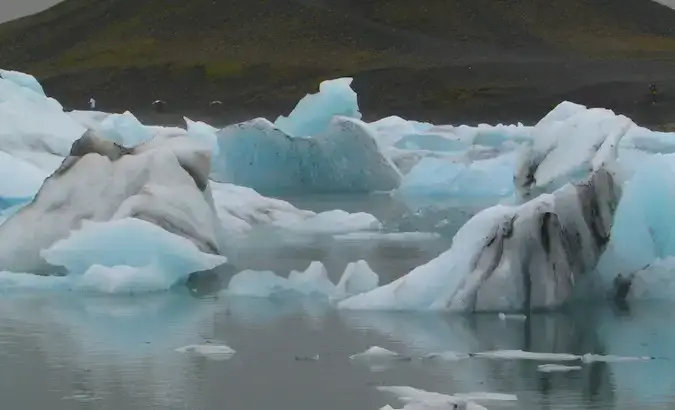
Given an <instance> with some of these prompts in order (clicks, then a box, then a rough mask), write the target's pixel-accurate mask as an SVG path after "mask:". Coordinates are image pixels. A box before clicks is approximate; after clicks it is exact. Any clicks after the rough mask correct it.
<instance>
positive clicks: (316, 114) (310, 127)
mask: <svg viewBox="0 0 675 410" xmlns="http://www.w3.org/2000/svg"><path fill="white" fill-rule="evenodd" d="M352 81H353V79H352V78H338V79H335V80H328V81H323V82H322V83H321V84H320V85H319V93H318V94H308V95H307V96H305V97H303V98H302V99H301V100H300V101H299V102H298V105H296V107H295V108H294V109H293V111H292V112H291V114H290V115H289V116H288V117H284V116H280V117H279V118H277V120H276V121H275V122H274V126H275V127H277V128H279V129H280V130H282V131H283V132H285V133H286V134H288V135H293V136H298V137H304V136H309V137H311V136H315V135H318V134H319V133H321V132H323V131H324V130H325V129H326V127H328V124H329V123H330V122H331V120H332V119H333V117H335V116H341V117H348V118H354V119H357V120H360V119H361V113H360V112H359V104H358V97H357V95H356V93H355V92H354V90H352V88H351V84H352Z"/></svg>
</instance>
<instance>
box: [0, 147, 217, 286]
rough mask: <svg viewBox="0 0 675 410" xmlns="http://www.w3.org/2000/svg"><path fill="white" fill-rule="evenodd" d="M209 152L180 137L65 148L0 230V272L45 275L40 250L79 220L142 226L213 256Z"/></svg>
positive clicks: (214, 228)
mask: <svg viewBox="0 0 675 410" xmlns="http://www.w3.org/2000/svg"><path fill="white" fill-rule="evenodd" d="M209 161H210V157H209V153H208V151H207V152H204V151H200V150H199V149H198V148H195V147H194V145H193V144H192V143H191V142H190V141H189V139H188V138H186V137H176V138H172V139H165V140H161V139H158V140H153V143H147V144H144V145H142V146H139V147H136V148H135V149H134V150H131V151H125V150H124V149H123V148H121V147H119V146H116V145H114V144H112V143H110V142H107V141H106V140H103V139H100V138H97V137H95V136H93V135H91V134H87V135H85V136H84V137H82V138H81V139H80V140H78V142H77V143H76V144H74V145H73V149H72V152H71V155H70V156H69V157H67V158H66V159H65V160H64V162H63V164H62V166H61V168H59V170H58V171H57V172H56V173H54V174H53V175H52V176H50V177H49V178H48V179H46V180H45V182H44V184H43V186H42V188H41V189H40V191H39V193H38V194H37V196H36V197H35V199H34V200H33V201H32V202H31V204H30V205H28V206H26V207H24V208H23V209H21V210H19V211H18V212H16V213H15V214H13V215H12V216H10V217H9V218H8V219H7V220H6V221H5V222H4V223H3V224H2V225H0V243H1V244H2V246H0V248H2V250H0V266H2V268H3V269H7V270H11V271H15V272H27V273H40V274H51V273H54V272H55V271H58V269H55V267H54V265H51V264H50V263H48V262H47V261H45V260H44V258H43V256H42V255H41V251H42V250H44V249H48V248H49V247H51V246H52V245H53V244H54V243H55V242H57V241H59V240H61V239H64V238H67V237H68V236H69V235H70V234H71V233H72V232H73V231H74V230H77V229H79V228H80V227H81V224H82V223H83V221H88V220H90V221H95V222H108V221H112V220H117V219H124V218H126V217H134V218H137V219H141V220H146V221H148V222H150V223H153V224H156V225H158V226H161V227H162V228H163V229H164V230H166V231H169V232H172V233H174V234H177V235H179V236H182V237H185V238H187V239H188V240H190V241H191V242H193V243H194V244H195V245H196V246H197V247H198V248H199V249H200V250H202V251H203V252H207V253H213V254H218V253H219V252H220V250H221V249H220V248H221V243H220V238H221V237H220V236H219V233H218V226H219V224H218V223H217V222H216V221H217V216H216V214H215V209H214V208H213V206H212V201H213V200H212V198H209V193H208V190H205V189H206V185H205V184H207V182H206V181H207V179H206V178H207V175H208V170H209Z"/></svg>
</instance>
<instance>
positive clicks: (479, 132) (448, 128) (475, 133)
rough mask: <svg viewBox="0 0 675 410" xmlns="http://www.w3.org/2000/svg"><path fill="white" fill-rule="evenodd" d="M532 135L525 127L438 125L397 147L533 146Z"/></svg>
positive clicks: (412, 136) (461, 148)
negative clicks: (529, 144) (528, 143)
mask: <svg viewBox="0 0 675 410" xmlns="http://www.w3.org/2000/svg"><path fill="white" fill-rule="evenodd" d="M531 131H532V127H526V126H524V125H523V124H517V125H503V124H498V125H496V126H493V125H488V124H480V125H478V126H476V127H470V126H467V125H460V126H459V127H455V126H452V125H439V126H433V127H430V128H427V129H424V130H423V131H422V132H417V133H410V134H408V135H406V136H404V137H402V138H400V139H399V140H398V141H397V142H396V143H395V144H394V146H395V147H396V148H400V149H408V150H411V149H412V150H427V151H441V152H453V151H464V150H467V149H469V148H470V147H471V146H475V145H480V146H485V147H492V148H504V147H505V146H506V145H508V144H521V143H527V142H531V140H532V135H531Z"/></svg>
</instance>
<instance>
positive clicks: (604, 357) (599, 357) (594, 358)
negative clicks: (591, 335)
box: [581, 353, 654, 363]
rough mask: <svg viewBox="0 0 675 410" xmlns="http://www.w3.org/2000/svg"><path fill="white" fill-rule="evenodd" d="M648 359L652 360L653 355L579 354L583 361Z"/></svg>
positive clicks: (620, 361)
mask: <svg viewBox="0 0 675 410" xmlns="http://www.w3.org/2000/svg"><path fill="white" fill-rule="evenodd" d="M649 360H654V358H653V357H649V356H642V357H630V356H627V357H624V356H613V355H599V354H590V353H587V354H585V355H583V356H581V361H582V362H584V363H596V362H602V363H625V362H646V361H649Z"/></svg>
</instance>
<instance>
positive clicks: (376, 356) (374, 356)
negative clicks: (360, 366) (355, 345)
mask: <svg viewBox="0 0 675 410" xmlns="http://www.w3.org/2000/svg"><path fill="white" fill-rule="evenodd" d="M349 358H350V359H351V360H410V358H409V357H405V356H401V355H400V354H398V353H396V352H392V351H391V350H387V349H385V348H383V347H379V346H372V347H370V348H369V349H368V350H366V351H365V352H363V353H356V354H353V355H351V356H350V357H349Z"/></svg>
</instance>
